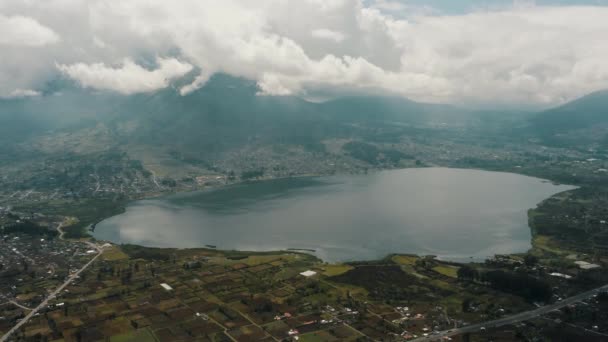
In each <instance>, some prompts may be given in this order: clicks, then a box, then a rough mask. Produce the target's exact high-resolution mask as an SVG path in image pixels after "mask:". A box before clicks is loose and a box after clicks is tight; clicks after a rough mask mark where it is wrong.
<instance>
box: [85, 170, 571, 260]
mask: <svg viewBox="0 0 608 342" xmlns="http://www.w3.org/2000/svg"><path fill="white" fill-rule="evenodd" d="M426 169H429V167H423V168H405V169H391V170H377V171H375V172H373V173H370V174H369V176H370V177H372V176H373V175H375V176H374V177H378V175H382V173H383V172H384V175H383V176H382V177H387V175H389V176H390V175H398V176H399V177H407V178H408V179H409V178H410V177H414V175H415V174H416V172H417V171H419V170H426ZM431 169H432V170H433V171H429V172H440V173H439V174H440V175H441V172H446V171H447V172H448V174H449V173H453V172H456V173H457V174H458V173H462V172H463V171H478V172H483V173H482V175H483V174H486V175H490V177H494V178H495V177H496V176H499V178H500V176H502V175H503V174H504V175H507V176H509V177H510V178H513V177H512V176H521V177H526V178H530V179H533V182H536V181H540V182H541V183H543V184H546V183H547V181H546V180H543V179H539V178H536V177H533V176H529V175H521V174H517V173H512V172H504V171H502V172H501V171H499V172H496V171H489V172H488V171H486V170H481V169H463V168H446V167H437V168H433V167H431ZM407 172H409V173H407ZM486 172H487V173H486ZM426 174H427V173H425V175H426ZM462 174H463V175H465V176H466V177H470V176H469V175H468V173H462ZM473 175H476V173H473ZM357 176H363V174H356V175H334V177H335V178H336V179H344V178H346V179H361V178H360V177H357ZM319 177H322V176H320V175H300V176H298V177H284V178H280V179H278V178H277V179H264V180H256V181H247V182H235V183H232V184H228V185H225V186H216V187H213V188H207V189H203V190H199V191H188V192H179V193H172V194H164V195H165V196H161V197H158V196H155V197H146V198H144V199H143V200H144V201H146V200H159V199H162V198H171V197H174V196H177V197H178V198H179V196H182V195H185V197H191V196H197V194H198V195H201V194H203V195H205V194H209V193H216V192H218V191H219V192H223V191H226V190H227V189H228V190H230V191H234V190H235V189H236V190H239V189H245V188H241V186H243V185H245V186H247V185H252V186H253V185H255V186H257V187H266V186H267V185H268V184H270V185H272V182H273V181H275V182H276V181H278V180H289V179H294V180H300V179H303V178H310V179H315V178H319ZM382 177H380V178H382ZM325 179H326V180H327V179H334V178H333V177H327V178H325ZM490 179H493V178H490ZM513 179H515V181H519V182H523V181H529V180H526V179H524V178H521V179H517V178H513ZM431 181H434V180H433V179H432V180H431ZM550 184H553V183H552V182H550ZM570 190H572V189H568V190H563V191H558V192H557V193H555V194H553V195H550V196H548V197H543V199H542V200H540V201H538V202H536V200H534V205H530V207H529V208H526V209H525V210H522V211H523V212H524V215H527V214H526V213H527V212H528V210H529V209H533V208H535V207H536V206H538V205H539V204H540V203H542V202H543V201H545V200H547V199H548V198H551V197H552V196H555V195H557V194H559V193H562V192H564V191H570ZM331 191H333V190H330V193H331ZM545 191H546V190H545ZM536 197H538V194H537V195H536ZM137 202H138V201H134V202H130V203H129V204H128V205H127V207H129V206H132V205H133V203H137ZM254 202H255V200H254ZM296 214H297V213H296ZM487 215H489V214H487ZM487 215H486V216H487ZM521 219H522V220H524V221H525V224H526V229H527V233H529V235H530V238H529V239H526V245H527V247H519V248H516V249H515V250H516V251H513V252H510V251H508V250H506V251H505V252H503V251H501V250H499V251H497V253H498V254H521V253H525V252H526V251H527V250H529V249H530V248H533V246H532V241H533V236H531V235H532V227H531V226H530V225H529V222H528V217H527V216H524V217H521ZM296 221H297V220H296ZM219 226H221V225H219ZM442 226H444V227H446V224H443V225H442ZM98 229H103V227H98ZM406 231H408V230H407V229H406ZM96 232H97V231H96ZM260 234H265V233H260ZM311 234H315V233H314V231H312V232H311ZM96 238H97V239H100V237H99V236H98V235H97V234H96ZM103 240H108V239H103ZM110 240H111V241H115V242H117V243H119V244H120V243H129V244H140V245H142V246H147V247H151V248H153V247H165V248H178V249H184V248H200V247H202V246H204V245H207V244H209V245H213V246H216V249H215V250H217V251H221V250H239V251H246V252H250V251H251V250H252V249H249V248H247V247H244V248H234V244H233V245H230V244H228V245H226V244H225V243H223V242H219V241H204V243H203V242H201V243H200V244H198V245H196V246H194V245H191V244H188V245H187V246H166V245H154V244H152V243H150V242H149V241H148V242H144V243H141V242H140V243H137V242H135V241H132V240H128V241H120V240H116V239H110ZM190 240H191V241H193V240H192V239H190ZM287 241H296V243H295V244H296V246H293V245H292V246H289V244H283V243H278V244H279V245H282V246H281V247H280V248H272V247H265V246H264V245H267V243H262V244H256V246H260V248H259V249H257V248H256V249H253V251H254V252H255V251H264V252H271V251H284V250H299V251H308V252H311V253H313V252H312V251H313V250H314V251H318V250H319V249H320V250H321V251H322V250H323V246H319V245H316V244H314V243H304V244H303V245H300V246H297V245H298V244H300V243H301V240H299V239H293V240H287ZM298 241H300V242H298ZM505 241H509V240H505ZM514 241H520V239H518V240H514ZM264 242H267V241H266V240H265V241H264ZM269 243H271V244H273V242H272V241H271V242H269ZM274 243H277V242H276V241H275V242H274ZM277 247H278V246H277ZM349 248H350V247H349ZM353 248H354V247H353ZM372 248H373V247H372ZM416 249H418V251H417V250H416ZM426 249H428V248H426ZM373 250H374V249H372V250H368V251H367V252H363V253H364V254H365V253H370V252H371V251H373ZM419 250H420V248H405V249H397V248H394V249H392V248H388V251H387V252H386V254H384V255H390V254H395V253H399V254H401V253H416V254H418V255H428V254H435V255H438V256H437V258H438V260H445V261H453V262H470V261H483V260H485V259H487V258H491V257H492V256H493V255H494V254H496V253H486V254H483V255H482V254H479V255H476V254H475V253H473V254H469V253H467V254H464V255H462V254H460V253H456V254H454V253H453V252H448V253H445V251H443V252H442V251H441V249H434V248H431V249H429V251H430V253H424V252H422V253H421V252H420V251H419ZM431 250H432V251H431ZM326 252H328V251H326ZM356 253H361V252H356ZM323 255H324V254H323V253H315V256H317V257H319V258H321V259H323V260H326V261H328V262H336V261H338V262H354V261H356V260H377V259H382V258H383V256H382V255H380V254H379V252H377V251H376V252H374V255H375V256H373V257H371V256H368V257H361V256H360V257H346V258H344V257H340V258H339V259H336V257H335V256H334V257H329V258H328V257H327V256H325V257H324V256H323Z"/></svg>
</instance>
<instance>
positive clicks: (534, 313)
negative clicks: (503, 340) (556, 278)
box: [411, 285, 608, 342]
mask: <svg viewBox="0 0 608 342" xmlns="http://www.w3.org/2000/svg"><path fill="white" fill-rule="evenodd" d="M603 291H608V285H604V286H602V287H598V288H596V289H593V290H590V291H587V292H583V293H579V294H577V295H576V296H572V297H569V298H566V299H564V300H562V301H559V302H557V303H555V304H551V305H545V306H541V307H540V308H537V309H534V310H530V311H525V312H521V313H518V314H515V315H512V316H508V317H504V318H500V319H496V320H493V321H487V322H483V323H476V324H471V325H467V326H465V327H462V328H454V329H450V330H446V331H440V332H439V333H438V334H434V335H433V336H427V337H420V338H417V339H414V340H411V341H413V342H423V341H427V342H430V341H438V340H441V339H443V338H444V337H450V336H455V335H460V334H465V333H470V332H476V331H480V330H481V328H484V327H485V328H494V327H501V326H503V325H510V324H515V323H519V322H523V321H528V320H530V319H533V318H536V317H539V316H542V315H545V314H548V313H549V312H551V311H553V310H558V309H561V308H564V307H566V306H568V305H570V304H574V303H576V302H580V301H581V300H583V299H588V298H591V297H592V296H593V295H596V294H598V293H600V292H603Z"/></svg>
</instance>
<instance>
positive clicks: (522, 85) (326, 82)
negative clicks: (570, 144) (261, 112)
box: [0, 0, 608, 105]
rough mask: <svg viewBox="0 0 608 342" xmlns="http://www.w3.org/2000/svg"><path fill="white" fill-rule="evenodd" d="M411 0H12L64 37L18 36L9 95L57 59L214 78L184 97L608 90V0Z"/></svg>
mask: <svg viewBox="0 0 608 342" xmlns="http://www.w3.org/2000/svg"><path fill="white" fill-rule="evenodd" d="M403 3H405V4H407V2H397V1H394V0H375V1H365V2H363V1H361V0H297V1H295V0H260V1H255V2H252V1H249V0H223V1H221V2H220V1H217V0H183V1H178V2H175V1H166V0H125V1H111V0H86V1H85V0H47V1H22V0H3V1H0V11H1V12H2V13H5V14H6V15H7V16H6V17H4V18H13V17H16V16H27V17H30V18H32V19H31V20H34V21H36V20H37V21H38V22H42V23H44V25H45V26H47V27H48V29H49V30H51V31H50V32H55V36H56V37H57V39H58V37H59V36H60V37H61V39H60V40H55V41H54V44H49V42H52V41H53V40H52V39H47V40H46V41H47V45H39V46H40V47H39V49H42V50H41V52H40V53H37V54H32V53H31V52H30V53H27V51H26V50H24V49H27V47H23V46H10V47H6V46H4V47H3V54H2V56H0V59H2V62H3V63H1V64H0V96H3V95H4V96H7V95H8V94H10V92H11V91H13V90H14V89H15V88H22V89H37V88H38V87H40V85H41V84H42V83H43V82H44V81H45V80H48V79H52V78H53V77H56V72H57V69H56V67H55V65H56V64H57V65H60V66H61V67H60V70H61V72H63V73H64V74H66V75H68V76H69V77H72V78H74V79H76V80H77V81H79V82H80V83H81V84H82V85H83V86H86V87H95V88H101V89H111V90H116V91H119V92H122V93H133V92H140V91H152V90H155V89H159V88H162V87H166V86H167V85H168V84H170V81H171V80H172V79H175V78H178V77H180V76H182V75H184V74H185V73H187V72H188V71H189V70H190V68H193V69H196V70H199V71H200V75H199V76H198V77H197V78H196V79H195V80H194V82H192V83H191V84H189V85H187V86H185V87H182V88H181V92H182V94H186V93H189V92H192V91H193V90H195V89H197V88H198V87H200V86H202V85H204V83H205V82H206V81H207V80H208V79H209V77H210V75H212V74H213V73H215V72H226V73H229V74H232V75H235V76H241V77H245V78H250V79H254V80H256V81H257V82H258V84H259V86H260V88H261V93H262V94H266V95H272V94H275V95H285V94H304V93H306V91H307V90H309V89H313V88H314V87H346V88H349V89H352V88H361V89H362V90H365V89H371V88H374V89H376V90H378V89H379V90H382V91H390V92H393V93H398V94H401V95H404V96H406V97H410V98H412V99H414V100H420V101H433V102H466V103H472V104H475V103H486V104H487V103H501V102H504V103H512V102H515V103H517V104H533V105H538V104H557V103H559V102H562V101H565V100H569V99H572V98H575V97H577V96H580V95H583V94H585V93H588V92H591V91H594V90H598V89H602V88H608V40H607V38H606V34H605V32H608V8H607V7H601V6H561V7H547V6H534V5H527V6H520V5H518V6H512V7H509V8H505V7H503V8H500V9H496V10H491V11H488V10H483V11H482V10H480V11H478V12H472V13H469V14H464V15H441V16H438V15H434V14H433V13H432V12H420V11H419V10H417V9H415V8H412V7H407V6H404V5H403ZM404 11H405V12H407V13H405V14H404V15H394V14H395V13H397V12H399V13H400V12H404ZM412 13H413V15H412ZM0 39H3V38H0ZM4 39H7V38H4ZM39 41H45V40H39ZM150 56H175V58H174V59H166V60H165V61H169V60H171V61H172V62H171V63H170V65H165V66H163V63H162V61H159V62H158V66H157V67H156V68H153V69H146V68H144V67H142V66H140V65H137V64H135V63H134V62H132V61H133V60H137V61H140V60H149V59H150ZM125 58H127V60H126V61H124V62H123V60H124V59H125ZM117 63H119V64H120V63H122V64H120V65H118V66H116V65H117ZM113 66H114V67H113Z"/></svg>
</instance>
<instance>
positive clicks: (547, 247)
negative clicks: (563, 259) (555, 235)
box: [532, 235, 574, 255]
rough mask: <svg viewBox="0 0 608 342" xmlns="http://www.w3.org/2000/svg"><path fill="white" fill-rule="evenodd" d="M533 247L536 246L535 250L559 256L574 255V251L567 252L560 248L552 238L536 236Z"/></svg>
mask: <svg viewBox="0 0 608 342" xmlns="http://www.w3.org/2000/svg"><path fill="white" fill-rule="evenodd" d="M532 246H534V248H538V249H540V250H543V251H547V252H550V253H553V254H557V255H569V254H573V253H574V252H572V251H567V250H564V249H563V248H561V247H559V245H558V244H557V243H556V242H555V241H553V239H552V238H551V237H550V236H546V235H535V236H534V237H533V238H532Z"/></svg>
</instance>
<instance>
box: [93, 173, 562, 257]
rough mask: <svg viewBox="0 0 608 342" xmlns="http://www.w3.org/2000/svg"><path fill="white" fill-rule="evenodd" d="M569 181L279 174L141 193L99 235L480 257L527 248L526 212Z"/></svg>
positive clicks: (166, 243)
mask: <svg viewBox="0 0 608 342" xmlns="http://www.w3.org/2000/svg"><path fill="white" fill-rule="evenodd" d="M572 188H573V187H571V186H565V185H554V184H551V183H550V182H547V181H543V180H541V179H537V178H531V177H526V176H522V175H516V174H510V173H502V172H487V171H479V170H464V169H449V168H421V169H405V170H395V171H383V172H378V173H373V174H369V175H357V176H335V177H311V178H292V179H279V180H272V181H264V182H256V183H249V184H239V185H234V186H229V187H224V188H220V189H215V190H209V191H201V192H193V193H184V194H178V195H172V196H167V197H163V198H158V199H150V200H142V201H137V202H134V203H132V204H131V205H129V206H128V207H127V210H126V212H125V213H124V214H121V215H118V216H115V217H111V218H108V219H106V220H105V221H103V222H100V223H99V224H98V225H97V228H96V229H95V232H94V236H95V237H96V238H98V239H103V240H109V241H113V242H115V243H132V244H139V245H144V246H151V247H180V248H186V247H204V246H205V245H215V246H217V248H218V249H237V250H248V251H268V250H279V249H288V248H297V249H311V250H315V255H316V256H318V257H319V258H321V259H323V260H325V261H328V262H334V261H349V260H371V259H378V258H382V257H384V256H386V255H387V254H389V253H415V254H433V255H437V256H439V257H441V258H443V259H450V260H457V261H460V260H468V259H469V258H471V257H473V258H475V259H481V258H485V257H488V256H492V255H494V254H497V253H515V252H524V251H526V250H528V249H529V248H530V239H531V236H530V229H529V227H528V221H527V210H528V209H530V208H534V207H535V206H536V205H537V204H538V203H539V202H541V201H542V200H544V199H546V198H548V197H550V196H551V195H553V194H555V193H558V192H562V191H565V190H569V189H572Z"/></svg>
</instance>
